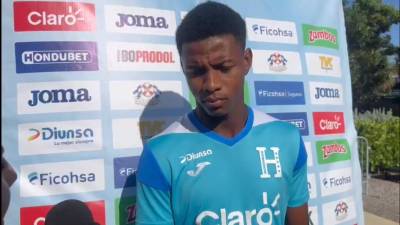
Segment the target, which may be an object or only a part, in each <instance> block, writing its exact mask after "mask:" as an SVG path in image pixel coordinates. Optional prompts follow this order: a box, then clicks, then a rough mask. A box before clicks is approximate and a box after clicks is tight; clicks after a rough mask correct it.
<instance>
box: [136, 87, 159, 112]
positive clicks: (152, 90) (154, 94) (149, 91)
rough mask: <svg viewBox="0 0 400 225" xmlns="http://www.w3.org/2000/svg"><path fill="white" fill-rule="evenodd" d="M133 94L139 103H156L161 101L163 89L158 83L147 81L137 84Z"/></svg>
mask: <svg viewBox="0 0 400 225" xmlns="http://www.w3.org/2000/svg"><path fill="white" fill-rule="evenodd" d="M132 94H133V95H134V96H135V103H136V104H138V105H144V106H145V105H147V104H150V105H156V104H158V103H159V101H160V100H159V98H160V95H161V91H160V89H158V87H157V86H156V85H154V84H151V83H147V82H146V83H143V84H141V85H139V86H137V87H136V89H135V90H134V91H133V92H132Z"/></svg>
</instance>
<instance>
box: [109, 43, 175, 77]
mask: <svg viewBox="0 0 400 225" xmlns="http://www.w3.org/2000/svg"><path fill="white" fill-rule="evenodd" d="M107 55H108V68H109V70H115V71H180V67H179V56H178V52H177V50H176V48H175V46H173V45H163V44H147V43H124V42H110V43H108V45H107Z"/></svg>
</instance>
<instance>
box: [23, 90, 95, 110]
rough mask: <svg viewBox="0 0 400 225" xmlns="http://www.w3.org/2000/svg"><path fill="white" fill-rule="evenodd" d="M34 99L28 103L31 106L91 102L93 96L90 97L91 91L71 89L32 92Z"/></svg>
mask: <svg viewBox="0 0 400 225" xmlns="http://www.w3.org/2000/svg"><path fill="white" fill-rule="evenodd" d="M31 94H32V99H30V100H29V101H28V105H29V106H36V105H38V104H39V103H41V104H49V103H66V102H90V101H91V100H92V96H90V95H89V90H88V89H86V88H79V89H77V90H74V89H72V88H69V89H53V90H32V91H31Z"/></svg>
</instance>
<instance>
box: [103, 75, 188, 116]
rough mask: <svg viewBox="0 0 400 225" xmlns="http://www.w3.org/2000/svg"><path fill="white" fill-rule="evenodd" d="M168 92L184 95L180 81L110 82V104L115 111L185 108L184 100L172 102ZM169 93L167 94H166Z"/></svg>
mask: <svg viewBox="0 0 400 225" xmlns="http://www.w3.org/2000/svg"><path fill="white" fill-rule="evenodd" d="M168 92H174V93H177V94H180V95H182V83H181V82H180V81H161V80H152V81H150V80H149V81H143V80H137V81H110V102H111V109H113V110H142V109H144V108H145V107H151V108H152V109H172V108H183V107H184V104H185V102H184V100H182V101H180V102H173V103H172V102H171V99H169V94H168ZM166 93H167V94H166Z"/></svg>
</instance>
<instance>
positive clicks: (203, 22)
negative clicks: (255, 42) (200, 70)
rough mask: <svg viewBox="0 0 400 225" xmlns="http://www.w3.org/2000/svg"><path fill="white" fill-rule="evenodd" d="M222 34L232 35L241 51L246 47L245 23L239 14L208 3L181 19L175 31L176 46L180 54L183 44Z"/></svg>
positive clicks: (222, 5)
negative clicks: (239, 45)
mask: <svg viewBox="0 0 400 225" xmlns="http://www.w3.org/2000/svg"><path fill="white" fill-rule="evenodd" d="M224 34H232V35H233V36H234V37H235V39H236V40H237V41H238V42H239V43H240V44H241V45H242V48H243V49H244V47H245V46H246V23H245V21H244V20H243V18H242V17H241V16H240V15H239V13H237V12H235V11H234V10H233V9H231V8H230V7H228V6H227V5H224V4H222V3H218V2H213V1H208V2H205V3H202V4H199V5H197V6H196V7H194V8H193V9H192V10H191V11H189V12H188V13H187V14H186V16H185V17H184V18H183V20H182V22H181V24H180V25H179V26H178V29H177V30H176V36H175V39H176V46H177V48H178V52H179V54H181V51H182V45H183V44H184V43H190V42H194V41H199V40H203V39H206V38H209V37H212V36H218V35H224Z"/></svg>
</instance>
